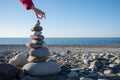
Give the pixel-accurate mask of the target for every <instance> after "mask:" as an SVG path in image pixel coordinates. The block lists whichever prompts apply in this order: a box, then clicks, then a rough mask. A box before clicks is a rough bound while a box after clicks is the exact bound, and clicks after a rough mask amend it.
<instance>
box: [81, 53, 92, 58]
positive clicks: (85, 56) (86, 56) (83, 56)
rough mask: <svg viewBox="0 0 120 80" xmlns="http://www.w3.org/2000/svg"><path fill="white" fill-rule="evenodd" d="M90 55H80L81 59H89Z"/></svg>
mask: <svg viewBox="0 0 120 80" xmlns="http://www.w3.org/2000/svg"><path fill="white" fill-rule="evenodd" d="M90 57H91V55H90V54H89V53H85V54H83V55H82V59H89V58H90Z"/></svg>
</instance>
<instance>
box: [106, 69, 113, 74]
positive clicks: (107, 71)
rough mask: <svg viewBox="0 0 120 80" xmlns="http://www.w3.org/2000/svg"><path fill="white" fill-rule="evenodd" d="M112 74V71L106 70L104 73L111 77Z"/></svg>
mask: <svg viewBox="0 0 120 80" xmlns="http://www.w3.org/2000/svg"><path fill="white" fill-rule="evenodd" d="M112 72H113V71H112V70H105V71H104V74H106V75H109V74H111V73H112Z"/></svg>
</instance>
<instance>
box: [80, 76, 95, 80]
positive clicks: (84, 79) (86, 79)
mask: <svg viewBox="0 0 120 80" xmlns="http://www.w3.org/2000/svg"><path fill="white" fill-rule="evenodd" d="M80 80H93V79H90V78H86V77H81V78H80Z"/></svg>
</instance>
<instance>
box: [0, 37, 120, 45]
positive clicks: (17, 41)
mask: <svg viewBox="0 0 120 80" xmlns="http://www.w3.org/2000/svg"><path fill="white" fill-rule="evenodd" d="M44 41H45V44H52V45H54V44H55V45H56V44H58V45H76V44H120V38H45V39H44ZM26 43H31V39H30V38H0V45H4V44H8V45H9V44H13V45H14V44H26Z"/></svg>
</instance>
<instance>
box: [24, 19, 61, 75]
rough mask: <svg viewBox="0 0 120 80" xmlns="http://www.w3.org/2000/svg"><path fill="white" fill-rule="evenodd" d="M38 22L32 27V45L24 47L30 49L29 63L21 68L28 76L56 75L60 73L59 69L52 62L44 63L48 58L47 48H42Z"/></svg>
mask: <svg viewBox="0 0 120 80" xmlns="http://www.w3.org/2000/svg"><path fill="white" fill-rule="evenodd" d="M39 25H40V22H39V21H37V23H36V24H35V26H34V27H33V29H32V31H33V35H31V36H30V37H31V38H32V43H27V44H26V46H27V47H28V48H31V50H30V52H29V57H28V61H29V62H30V63H28V64H26V65H24V66H23V69H24V70H26V71H27V73H28V74H30V75H33V76H42V75H51V74H56V73H59V72H60V71H61V67H60V66H59V65H58V64H56V63H52V62H46V60H47V57H48V56H49V50H48V48H46V47H44V46H43V44H44V41H43V39H44V36H43V35H41V34H42V32H41V31H42V27H41V26H39Z"/></svg>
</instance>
